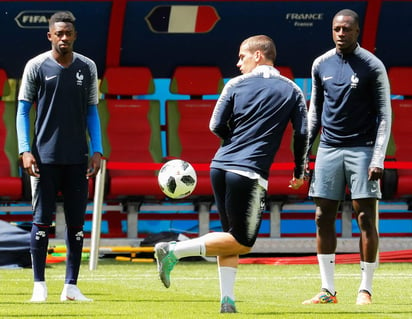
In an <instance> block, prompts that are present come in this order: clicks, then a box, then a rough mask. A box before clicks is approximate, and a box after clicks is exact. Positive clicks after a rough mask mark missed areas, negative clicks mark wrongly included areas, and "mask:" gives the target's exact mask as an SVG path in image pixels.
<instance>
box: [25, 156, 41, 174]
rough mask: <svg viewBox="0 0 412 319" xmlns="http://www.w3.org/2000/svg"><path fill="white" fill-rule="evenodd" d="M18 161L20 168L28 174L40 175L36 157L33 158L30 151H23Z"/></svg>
mask: <svg viewBox="0 0 412 319" xmlns="http://www.w3.org/2000/svg"><path fill="white" fill-rule="evenodd" d="M20 162H21V166H22V168H23V169H24V171H25V172H26V173H27V174H28V175H29V176H35V177H40V174H39V167H38V166H37V162H36V159H35V158H34V156H33V154H32V153H30V152H24V153H23V154H22V155H21V156H20Z"/></svg>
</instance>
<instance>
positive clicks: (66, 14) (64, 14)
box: [49, 11, 76, 27]
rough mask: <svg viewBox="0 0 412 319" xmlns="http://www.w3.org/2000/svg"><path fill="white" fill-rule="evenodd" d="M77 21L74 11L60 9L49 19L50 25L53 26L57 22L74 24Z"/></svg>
mask: <svg viewBox="0 0 412 319" xmlns="http://www.w3.org/2000/svg"><path fill="white" fill-rule="evenodd" d="M75 21H76V18H75V17H74V15H73V13H71V12H70V11H59V12H56V13H54V14H53V15H52V16H51V17H50V20H49V27H52V26H53V25H54V24H55V23H56V22H68V23H71V24H73V26H74V22H75Z"/></svg>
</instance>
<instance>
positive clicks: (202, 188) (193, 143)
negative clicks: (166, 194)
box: [166, 66, 223, 196]
mask: <svg viewBox="0 0 412 319" xmlns="http://www.w3.org/2000/svg"><path fill="white" fill-rule="evenodd" d="M222 87H223V78H222V74H221V72H220V70H219V68H218V67H214V66H210V67H208V66H206V67H205V66H193V67H192V66H181V67H177V68H176V70H175V72H174V74H173V78H172V81H171V86H170V91H171V92H172V93H176V94H186V95H190V98H189V99H188V100H170V101H167V102H166V117H167V147H168V156H169V157H171V158H181V159H183V160H186V161H188V162H190V163H192V164H197V163H201V164H209V163H210V161H211V159H212V158H213V156H214V154H215V152H216V150H217V149H218V148H219V145H220V140H219V138H218V137H216V136H215V135H214V134H213V133H211V132H210V130H209V121H210V117H211V115H212V112H213V109H214V106H215V104H216V100H215V99H212V100H205V99H202V96H204V95H216V94H219V93H220V91H221V89H222ZM197 175H198V182H197V186H196V189H195V190H194V192H193V193H192V195H193V196H196V195H199V196H211V195H212V194H213V192H212V187H211V183H210V178H209V171H199V170H198V171H197Z"/></svg>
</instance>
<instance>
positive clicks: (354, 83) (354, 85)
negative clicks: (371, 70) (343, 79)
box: [350, 73, 359, 89]
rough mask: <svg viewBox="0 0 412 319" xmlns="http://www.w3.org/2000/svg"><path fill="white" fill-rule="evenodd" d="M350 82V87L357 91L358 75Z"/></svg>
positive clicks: (353, 76) (354, 75)
mask: <svg viewBox="0 0 412 319" xmlns="http://www.w3.org/2000/svg"><path fill="white" fill-rule="evenodd" d="M350 82H351V83H350V87H351V88H352V89H356V88H357V87H358V83H359V78H358V77H357V76H356V73H355V74H353V75H352V76H351V78H350Z"/></svg>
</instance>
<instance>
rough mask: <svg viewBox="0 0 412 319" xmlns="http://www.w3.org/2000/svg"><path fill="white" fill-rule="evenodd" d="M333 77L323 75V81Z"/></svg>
mask: <svg viewBox="0 0 412 319" xmlns="http://www.w3.org/2000/svg"><path fill="white" fill-rule="evenodd" d="M331 79H333V76H324V77H323V81H327V80H331Z"/></svg>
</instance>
